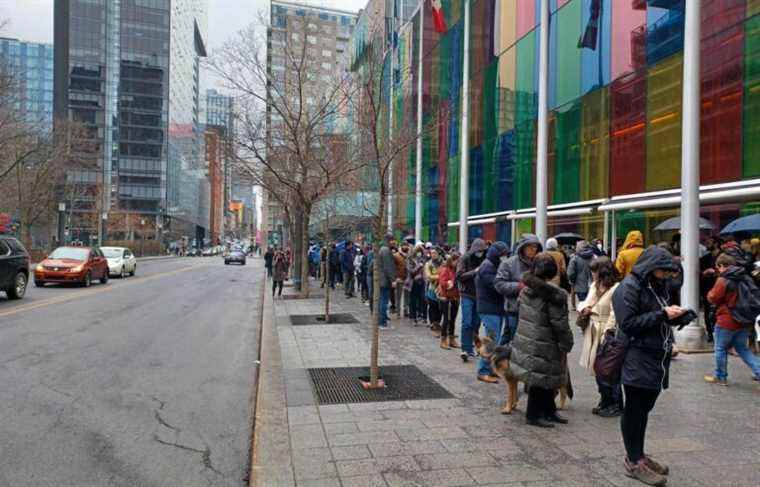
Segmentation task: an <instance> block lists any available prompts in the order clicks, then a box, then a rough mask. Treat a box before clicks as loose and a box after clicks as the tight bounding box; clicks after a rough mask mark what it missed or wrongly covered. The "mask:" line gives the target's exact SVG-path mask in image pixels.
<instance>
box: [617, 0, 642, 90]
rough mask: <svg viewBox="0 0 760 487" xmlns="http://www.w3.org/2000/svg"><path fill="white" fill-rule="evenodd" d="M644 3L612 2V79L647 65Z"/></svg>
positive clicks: (626, 0) (628, 0) (629, 0)
mask: <svg viewBox="0 0 760 487" xmlns="http://www.w3.org/2000/svg"><path fill="white" fill-rule="evenodd" d="M641 3H643V5H641V4H639V3H637V2H634V1H631V0H622V1H614V2H612V65H611V68H610V69H611V75H612V78H611V79H617V78H619V77H620V76H623V75H624V74H628V73H631V72H633V71H635V70H637V69H639V68H643V67H644V65H646V59H647V46H646V38H647V32H646V31H647V11H646V2H641Z"/></svg>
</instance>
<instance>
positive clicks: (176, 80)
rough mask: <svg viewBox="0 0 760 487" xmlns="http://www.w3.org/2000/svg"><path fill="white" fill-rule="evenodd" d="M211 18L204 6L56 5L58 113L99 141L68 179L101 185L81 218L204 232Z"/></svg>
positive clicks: (192, 2) (126, 1)
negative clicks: (136, 219) (204, 60)
mask: <svg viewBox="0 0 760 487" xmlns="http://www.w3.org/2000/svg"><path fill="white" fill-rule="evenodd" d="M205 16H206V12H205V2H204V1H203V0H151V1H149V2H145V1H140V0H60V1H56V2H55V26H54V27H55V34H54V37H55V44H54V45H55V83H54V88H55V89H54V111H55V114H56V116H57V117H60V118H64V119H70V120H74V121H77V122H81V123H82V124H84V125H85V126H86V127H88V128H89V129H90V135H91V138H92V142H93V144H88V145H87V151H88V152H87V153H86V154H82V158H86V159H88V160H89V164H86V165H85V167H84V168H78V169H76V170H71V171H69V175H68V179H69V181H70V182H77V183H80V184H81V185H82V186H89V187H91V188H92V187H96V188H98V191H96V192H91V193H90V197H89V198H86V199H85V200H84V201H82V202H79V203H74V205H75V207H76V208H77V210H78V211H79V212H80V213H93V212H95V213H98V214H99V215H100V214H103V215H104V216H108V218H109V219H111V220H115V218H113V216H111V215H118V214H139V215H141V217H142V218H143V219H145V220H148V221H149V222H151V225H156V226H163V228H164V229H167V230H171V231H172V233H174V234H177V235H174V237H177V236H179V234H183V235H186V236H188V237H190V238H195V237H199V236H200V237H201V238H202V236H203V235H204V233H205V228H206V227H207V225H208V211H207V210H206V211H205V212H204V211H203V208H202V206H203V205H204V201H205V204H207V200H208V198H207V197H205V198H204V196H203V192H204V191H206V192H208V182H207V178H206V175H205V171H204V161H203V159H204V156H203V149H202V147H203V132H202V129H201V128H200V125H199V121H198V114H199V85H200V80H199V58H200V57H202V56H205V47H204V36H205V23H206V21H205ZM203 180H206V183H205V185H204V182H203ZM93 194H96V196H92V195H93ZM167 217H168V218H167ZM89 220H90V221H91V220H92V219H89ZM95 221H98V222H100V216H98V218H97V219H95ZM83 225H84V224H83ZM97 226H98V227H100V226H102V227H106V226H107V222H106V223H102V224H100V223H99V224H98V225H97ZM85 230H89V231H90V232H95V231H97V230H99V229H96V228H93V226H92V225H90V228H88V229H85ZM109 231H118V229H116V228H109Z"/></svg>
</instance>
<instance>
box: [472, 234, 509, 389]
mask: <svg viewBox="0 0 760 487" xmlns="http://www.w3.org/2000/svg"><path fill="white" fill-rule="evenodd" d="M508 255H509V247H507V244H505V243H504V242H494V243H493V244H492V245H491V246H490V247H489V248H488V250H487V251H486V258H485V260H483V262H482V263H481V264H480V266H479V267H478V271H477V273H476V275H475V299H476V302H475V306H476V307H477V312H478V316H479V317H480V321H481V322H482V323H483V327H484V328H485V331H486V335H487V336H488V337H489V338H491V339H492V340H493V341H494V342H495V343H499V342H500V341H501V329H502V324H503V322H504V315H505V314H506V311H505V309H504V296H502V294H501V293H499V292H498V291H497V290H496V287H495V285H494V281H495V280H496V273H497V272H498V268H499V264H500V263H501V260H502V259H503V258H505V257H507V256H508ZM477 377H478V380H479V381H482V382H487V383H489V384H495V383H497V382H499V379H497V378H496V375H495V374H494V372H493V370H492V369H491V362H490V360H488V359H485V358H483V357H481V358H480V362H479V363H478V376H477Z"/></svg>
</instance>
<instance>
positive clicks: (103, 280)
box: [100, 271, 108, 284]
mask: <svg viewBox="0 0 760 487" xmlns="http://www.w3.org/2000/svg"><path fill="white" fill-rule="evenodd" d="M100 283H101V284H108V271H105V272H104V273H103V277H101V278H100Z"/></svg>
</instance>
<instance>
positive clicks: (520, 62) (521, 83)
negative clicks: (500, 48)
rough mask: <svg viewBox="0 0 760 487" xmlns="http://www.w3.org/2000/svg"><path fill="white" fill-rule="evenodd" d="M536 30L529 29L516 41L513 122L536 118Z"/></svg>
mask: <svg viewBox="0 0 760 487" xmlns="http://www.w3.org/2000/svg"><path fill="white" fill-rule="evenodd" d="M535 67H536V31H535V30H534V31H531V32H530V34H528V35H526V36H525V37H523V38H522V39H520V40H519V41H518V42H517V77H516V80H515V90H516V91H517V93H516V96H517V106H516V112H515V122H516V123H517V124H521V123H522V122H526V121H528V120H533V119H534V118H536V114H537V103H538V93H537V92H536V72H535Z"/></svg>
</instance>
